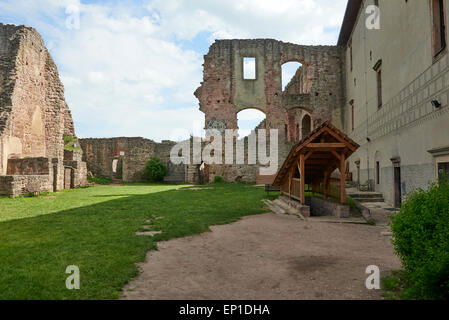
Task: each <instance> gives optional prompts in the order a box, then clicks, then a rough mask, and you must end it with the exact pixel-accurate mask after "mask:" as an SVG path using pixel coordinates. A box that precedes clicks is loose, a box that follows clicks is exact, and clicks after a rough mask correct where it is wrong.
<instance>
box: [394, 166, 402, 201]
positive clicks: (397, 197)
mask: <svg viewBox="0 0 449 320" xmlns="http://www.w3.org/2000/svg"><path fill="white" fill-rule="evenodd" d="M392 161H393V170H394V171H393V172H394V206H395V207H396V208H400V207H401V204H402V187H401V162H400V160H398V159H393V160H392Z"/></svg>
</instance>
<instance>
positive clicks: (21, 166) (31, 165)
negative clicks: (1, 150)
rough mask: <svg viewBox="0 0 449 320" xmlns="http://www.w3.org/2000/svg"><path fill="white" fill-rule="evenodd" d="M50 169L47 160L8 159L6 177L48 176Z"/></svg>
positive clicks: (50, 164)
mask: <svg viewBox="0 0 449 320" xmlns="http://www.w3.org/2000/svg"><path fill="white" fill-rule="evenodd" d="M51 167H52V163H51V160H50V159H48V158H42V157H41V158H25V159H9V160H8V175H49V174H50V171H51Z"/></svg>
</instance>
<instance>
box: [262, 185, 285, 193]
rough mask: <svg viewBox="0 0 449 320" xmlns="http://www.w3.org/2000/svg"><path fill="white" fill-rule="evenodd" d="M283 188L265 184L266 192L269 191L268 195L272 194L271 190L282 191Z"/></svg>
mask: <svg viewBox="0 0 449 320" xmlns="http://www.w3.org/2000/svg"><path fill="white" fill-rule="evenodd" d="M280 191H281V188H279V187H273V186H272V185H271V184H266V185H265V192H266V193H267V196H269V195H270V192H280Z"/></svg>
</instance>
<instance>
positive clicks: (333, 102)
mask: <svg viewBox="0 0 449 320" xmlns="http://www.w3.org/2000/svg"><path fill="white" fill-rule="evenodd" d="M248 58H250V59H253V60H254V61H255V72H254V74H255V77H253V78H251V79H245V74H244V68H245V66H244V61H245V59H248ZM288 62H299V63H301V65H302V66H301V67H300V68H299V69H298V70H297V72H296V74H295V76H294V77H293V78H292V80H291V81H290V83H289V84H288V85H287V86H286V88H285V90H282V65H283V64H285V63H288ZM343 67H344V64H343V52H342V50H341V48H339V47H336V46H301V45H296V44H291V43H284V42H281V41H276V40H272V39H256V40H219V41H216V42H215V43H214V44H213V45H212V46H211V47H210V50H209V53H208V54H207V55H205V57H204V79H203V82H202V84H201V87H199V88H198V89H197V90H196V92H195V96H196V97H197V98H198V100H199V102H200V110H201V111H202V112H204V114H205V117H206V129H217V130H219V131H222V132H224V130H225V129H238V125H237V114H238V113H239V112H240V111H243V110H246V109H257V110H260V111H262V112H263V113H265V115H266V120H265V121H264V122H263V123H262V124H261V126H259V127H258V129H266V130H269V129H278V138H279V154H278V158H279V161H278V163H279V164H282V162H283V161H284V160H285V158H286V156H287V154H288V152H289V151H290V149H291V147H292V146H293V145H294V144H295V143H297V142H298V141H299V140H301V138H302V137H304V136H307V135H308V134H309V133H310V132H311V131H312V130H313V128H315V127H317V126H318V125H320V124H321V123H323V122H325V121H334V122H335V123H336V124H337V126H340V127H341V122H342V120H341V117H342V115H341V110H342V104H343V101H344V99H343V96H344V88H343V86H342V83H343V81H342V80H343ZM263 126H264V127H263ZM245 158H247V155H245ZM257 167H258V166H256V168H254V166H250V165H210V166H208V168H207V171H208V172H207V176H209V177H206V179H208V180H209V181H210V180H211V178H212V177H213V176H217V175H218V176H222V177H223V178H224V179H225V180H227V181H231V182H234V181H236V180H243V181H247V182H255V181H256V180H258V181H259V182H263V180H264V179H263V177H258V170H257ZM242 177H243V179H241V178H242Z"/></svg>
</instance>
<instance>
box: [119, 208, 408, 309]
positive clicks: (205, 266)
mask: <svg viewBox="0 0 449 320" xmlns="http://www.w3.org/2000/svg"><path fill="white" fill-rule="evenodd" d="M383 230H384V228H383V227H376V226H368V225H352V224H333V223H321V222H304V221H300V220H299V219H297V218H295V217H291V216H278V215H275V214H272V213H270V214H264V215H259V216H251V217H246V218H244V219H243V220H241V221H239V222H236V223H234V224H230V225H223V226H215V227H212V232H209V233H205V234H202V235H198V236H193V237H188V238H182V239H175V240H170V241H167V242H162V243H159V244H158V246H159V251H151V252H149V253H148V255H147V261H146V262H145V263H142V264H140V268H141V274H140V275H139V276H138V277H137V278H136V279H135V280H134V281H132V282H131V283H130V284H129V285H128V286H127V287H126V288H125V290H124V296H123V299H195V300H196V299H380V298H381V297H380V296H379V294H380V293H379V292H376V291H368V290H367V289H366V288H365V279H366V278H367V276H368V275H366V274H365V269H366V267H367V266H369V265H377V266H378V267H379V268H380V270H381V272H387V271H389V270H391V269H398V268H399V267H400V264H399V261H398V259H397V258H396V256H395V255H394V253H393V248H392V246H391V244H390V238H389V237H385V236H382V235H381V232H382V231H383Z"/></svg>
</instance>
